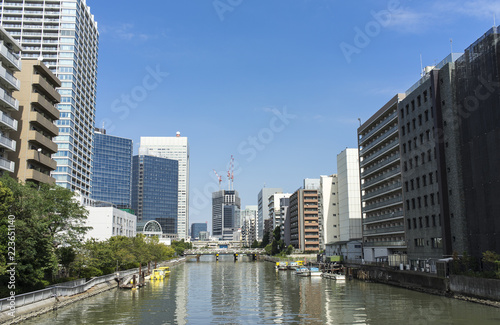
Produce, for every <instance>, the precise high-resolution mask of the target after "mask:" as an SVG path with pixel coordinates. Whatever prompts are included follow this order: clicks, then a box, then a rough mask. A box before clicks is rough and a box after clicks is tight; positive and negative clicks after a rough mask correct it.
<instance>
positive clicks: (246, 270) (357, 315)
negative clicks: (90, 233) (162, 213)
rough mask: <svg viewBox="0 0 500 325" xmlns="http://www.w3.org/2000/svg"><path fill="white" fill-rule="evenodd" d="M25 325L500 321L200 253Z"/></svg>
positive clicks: (486, 312) (481, 312)
mask: <svg viewBox="0 0 500 325" xmlns="http://www.w3.org/2000/svg"><path fill="white" fill-rule="evenodd" d="M23 324H37V325H40V324H46V325H55V324H64V325H68V324H148V325H149V324H384V325H385V324H467V325H470V324H500V310H499V309H497V308H494V307H488V306H483V305H479V304H474V303H470V302H464V301H460V300H455V299H449V298H444V297H439V296H433V295H428V294H424V293H419V292H414V291H410V290H405V289H401V288H396V287H392V286H388V285H383V284H375V283H365V282H361V281H356V280H354V281H346V282H345V283H335V282H334V281H332V280H328V279H322V278H302V277H297V276H295V275H294V274H293V273H292V272H291V271H279V272H276V271H275V270H274V266H273V264H272V263H269V262H251V261H250V260H246V257H245V258H243V259H242V260H241V261H238V262H236V263H235V262H233V261H232V256H227V257H222V258H221V260H220V261H219V262H215V260H214V259H213V258H211V257H203V258H202V260H201V261H200V262H196V261H188V262H186V263H185V264H181V265H178V266H176V267H174V268H173V269H172V273H171V275H170V277H169V278H168V279H166V280H164V281H157V282H151V283H150V284H149V285H148V286H146V287H145V288H142V289H139V290H134V291H131V290H116V289H113V290H110V291H107V292H105V293H102V294H100V295H97V296H94V297H92V298H89V299H86V300H83V301H80V302H78V303H75V304H73V305H70V306H68V307H65V308H63V309H61V310H58V311H55V312H51V313H48V314H45V315H42V316H40V317H37V318H34V319H31V320H29V321H26V322H24V323H23Z"/></svg>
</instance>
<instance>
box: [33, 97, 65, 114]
mask: <svg viewBox="0 0 500 325" xmlns="http://www.w3.org/2000/svg"><path fill="white" fill-rule="evenodd" d="M31 102H32V103H33V104H36V105H37V106H39V107H41V108H43V109H44V110H45V112H46V113H48V114H49V115H50V117H51V118H52V119H54V120H58V119H59V111H58V110H57V108H55V107H54V105H53V104H52V103H50V102H49V101H48V100H47V99H45V97H43V96H42V95H41V94H34V96H32V100H31Z"/></svg>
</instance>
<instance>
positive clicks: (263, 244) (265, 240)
mask: <svg viewBox="0 0 500 325" xmlns="http://www.w3.org/2000/svg"><path fill="white" fill-rule="evenodd" d="M269 237H270V236H269V233H268V232H264V237H263V238H262V242H261V243H260V248H265V247H266V246H267V245H268V244H269V243H270V241H271V240H270V238H269Z"/></svg>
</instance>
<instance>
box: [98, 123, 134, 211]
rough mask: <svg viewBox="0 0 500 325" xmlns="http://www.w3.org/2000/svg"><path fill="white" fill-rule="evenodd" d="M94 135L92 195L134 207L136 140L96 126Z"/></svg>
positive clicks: (120, 205) (102, 199) (123, 206)
mask: <svg viewBox="0 0 500 325" xmlns="http://www.w3.org/2000/svg"><path fill="white" fill-rule="evenodd" d="M94 136H95V138H94V173H93V177H92V199H94V200H96V201H104V202H110V203H112V204H113V205H115V206H116V207H117V208H119V209H131V208H132V155H133V150H134V147H133V143H132V140H131V139H126V138H122V137H117V136H113V135H109V134H106V130H103V129H96V130H95V135H94Z"/></svg>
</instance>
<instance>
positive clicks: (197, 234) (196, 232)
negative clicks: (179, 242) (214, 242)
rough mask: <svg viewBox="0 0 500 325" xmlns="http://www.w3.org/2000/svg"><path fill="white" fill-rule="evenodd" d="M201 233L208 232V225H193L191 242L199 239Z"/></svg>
mask: <svg viewBox="0 0 500 325" xmlns="http://www.w3.org/2000/svg"><path fill="white" fill-rule="evenodd" d="M200 231H207V224H206V223H204V222H203V223H192V224H191V240H195V239H199V237H200Z"/></svg>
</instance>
